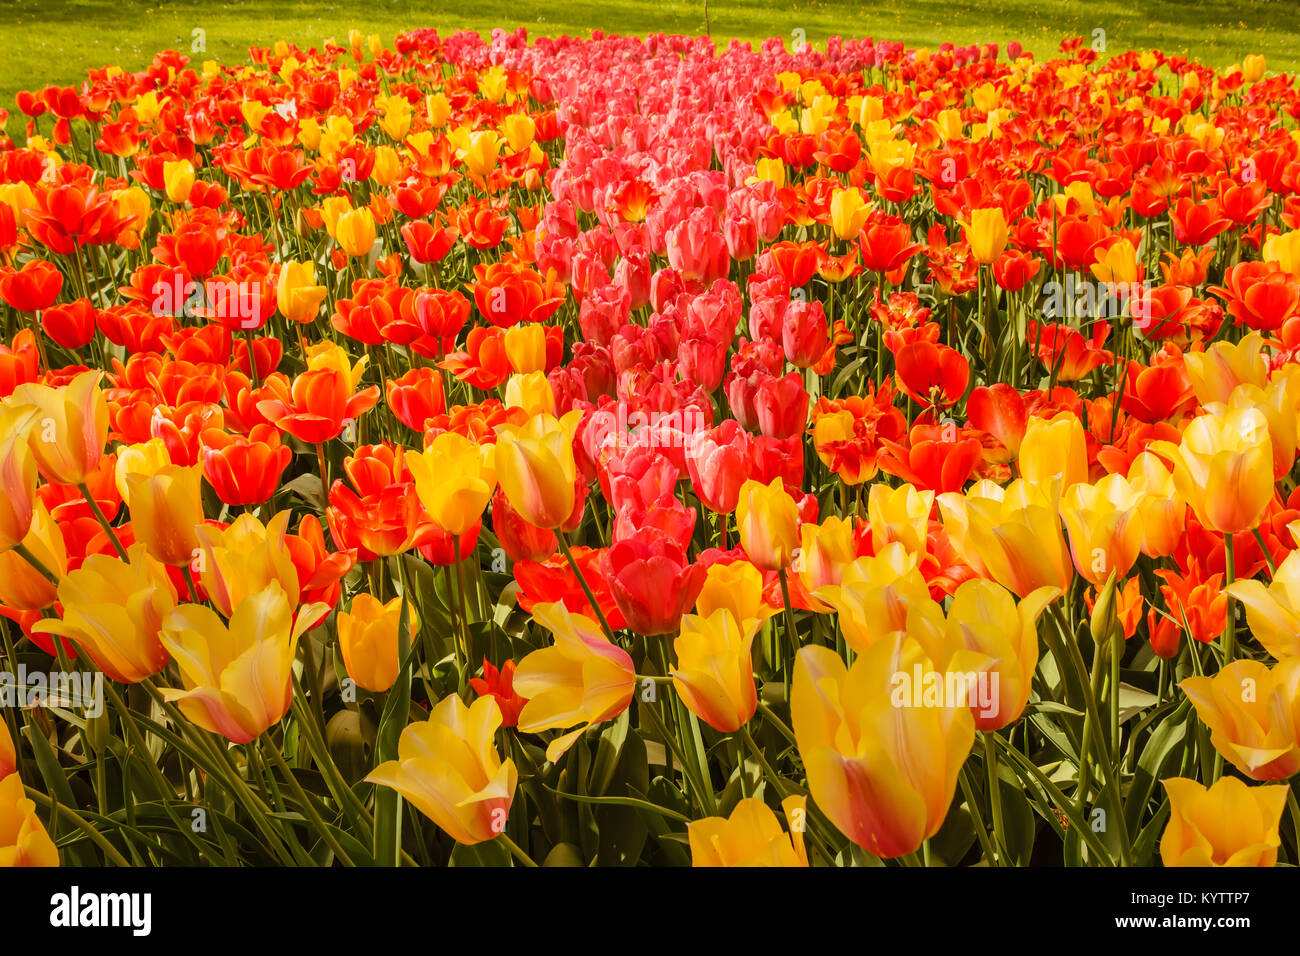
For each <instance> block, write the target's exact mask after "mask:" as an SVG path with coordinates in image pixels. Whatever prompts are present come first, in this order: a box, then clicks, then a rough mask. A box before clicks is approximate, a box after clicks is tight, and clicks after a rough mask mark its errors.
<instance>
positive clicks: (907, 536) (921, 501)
mask: <svg viewBox="0 0 1300 956" xmlns="http://www.w3.org/2000/svg"><path fill="white" fill-rule="evenodd" d="M933 509H934V492H933V491H917V490H916V489H915V488H914V487H912V486H911V485H909V484H904V485H901V486H899V487H898V488H890V487H889V486H888V485H885V484H880V483H877V484H874V485H872V486H871V490H870V492H868V494H867V517H868V519H869V520H870V521H871V541H872V543H873V544H874V545H875V549H876V551H880V550H881V549H882V548H884V546H885V545H887V544H890V543H891V542H894V541H897V542H899V543H900V544H902V545H903V547H905V548H907V550H908V551H910V552H912V553H913V554H916V555H924V554H925V553H926V549H927V540H928V535H929V527H930V512H931V511H932V510H933Z"/></svg>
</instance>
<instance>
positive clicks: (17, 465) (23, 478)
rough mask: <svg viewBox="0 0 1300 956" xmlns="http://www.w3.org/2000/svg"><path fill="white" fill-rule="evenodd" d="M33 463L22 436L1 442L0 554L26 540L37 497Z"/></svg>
mask: <svg viewBox="0 0 1300 956" xmlns="http://www.w3.org/2000/svg"><path fill="white" fill-rule="evenodd" d="M36 480H37V479H36V459H35V458H34V457H32V452H31V448H30V447H29V446H28V444H27V440H26V438H25V437H24V436H23V435H22V434H10V435H9V436H8V437H6V438H4V439H0V493H2V494H0V551H8V550H9V549H10V548H12V547H13V546H14V545H16V544H18V543H20V542H21V541H22V540H23V538H25V537H27V532H28V531H30V530H31V527H32V508H33V505H34V501H35V495H36Z"/></svg>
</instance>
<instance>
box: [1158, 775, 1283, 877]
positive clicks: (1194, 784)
mask: <svg viewBox="0 0 1300 956" xmlns="http://www.w3.org/2000/svg"><path fill="white" fill-rule="evenodd" d="M1161 782H1162V783H1163V784H1164V785H1165V792H1166V793H1167V794H1168V795H1169V823H1168V824H1167V825H1166V826H1165V832H1164V835H1163V836H1161V838H1160V861H1161V862H1162V863H1163V864H1164V865H1165V866H1196V867H1204V866H1274V865H1275V864H1276V863H1277V848H1278V847H1279V846H1281V845H1282V837H1281V835H1280V834H1279V832H1278V825H1279V823H1280V822H1281V819H1282V810H1283V808H1284V807H1285V806H1286V794H1287V788H1286V787H1284V786H1272V787H1251V786H1248V785H1247V784H1245V783H1243V782H1242V781H1241V780H1238V779H1237V778H1236V777H1220V778H1219V779H1218V780H1217V781H1215V783H1214V784H1213V785H1212V786H1210V787H1208V788H1207V787H1206V786H1205V785H1204V784H1202V783H1200V782H1199V781H1197V780H1189V779H1188V778H1186V777H1173V778H1171V779H1169V780H1163V781H1161Z"/></svg>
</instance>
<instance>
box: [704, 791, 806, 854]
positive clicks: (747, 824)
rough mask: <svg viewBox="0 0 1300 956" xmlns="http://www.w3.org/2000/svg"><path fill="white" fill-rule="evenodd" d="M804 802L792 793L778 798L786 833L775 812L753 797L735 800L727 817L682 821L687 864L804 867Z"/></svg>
mask: <svg viewBox="0 0 1300 956" xmlns="http://www.w3.org/2000/svg"><path fill="white" fill-rule="evenodd" d="M807 803H808V800H807V798H806V797H800V796H793V795H792V796H789V797H786V798H785V799H784V800H782V801H781V809H782V810H784V811H785V819H786V824H787V826H788V827H789V829H790V833H789V835H788V836H787V835H786V833H785V832H784V831H782V829H781V824H780V823H778V822H777V819H776V814H774V813H773V812H772V810H771V809H770V808H769V807H768V805H767V804H766V803H764V802H763V801H762V800H759V799H757V798H756V797H746V798H745V799H744V800H741V801H740V802H739V803H737V804H736V806H735V809H733V810H732V811H731V816H730V817H704V818H703V819H700V820H692V821H691V822H690V823H688V824H686V835H687V838H688V840H689V841H690V847H691V866H715V867H716V866H745V867H755V866H791V867H793V866H800V867H804V866H807V865H808V851H807V850H806V849H805V847H804V842H803V835H804V830H805V828H806V826H807V813H808V809H807Z"/></svg>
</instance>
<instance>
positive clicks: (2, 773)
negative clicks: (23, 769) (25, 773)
mask: <svg viewBox="0 0 1300 956" xmlns="http://www.w3.org/2000/svg"><path fill="white" fill-rule="evenodd" d="M17 767H18V754H17V752H16V751H15V750H14V739H13V737H11V736H9V725H8V724H6V723H5V722H4V721H3V720H0V780H3V779H4V778H5V777H7V776H9V775H10V774H11V773H13V772H14V770H16V769H17Z"/></svg>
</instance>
